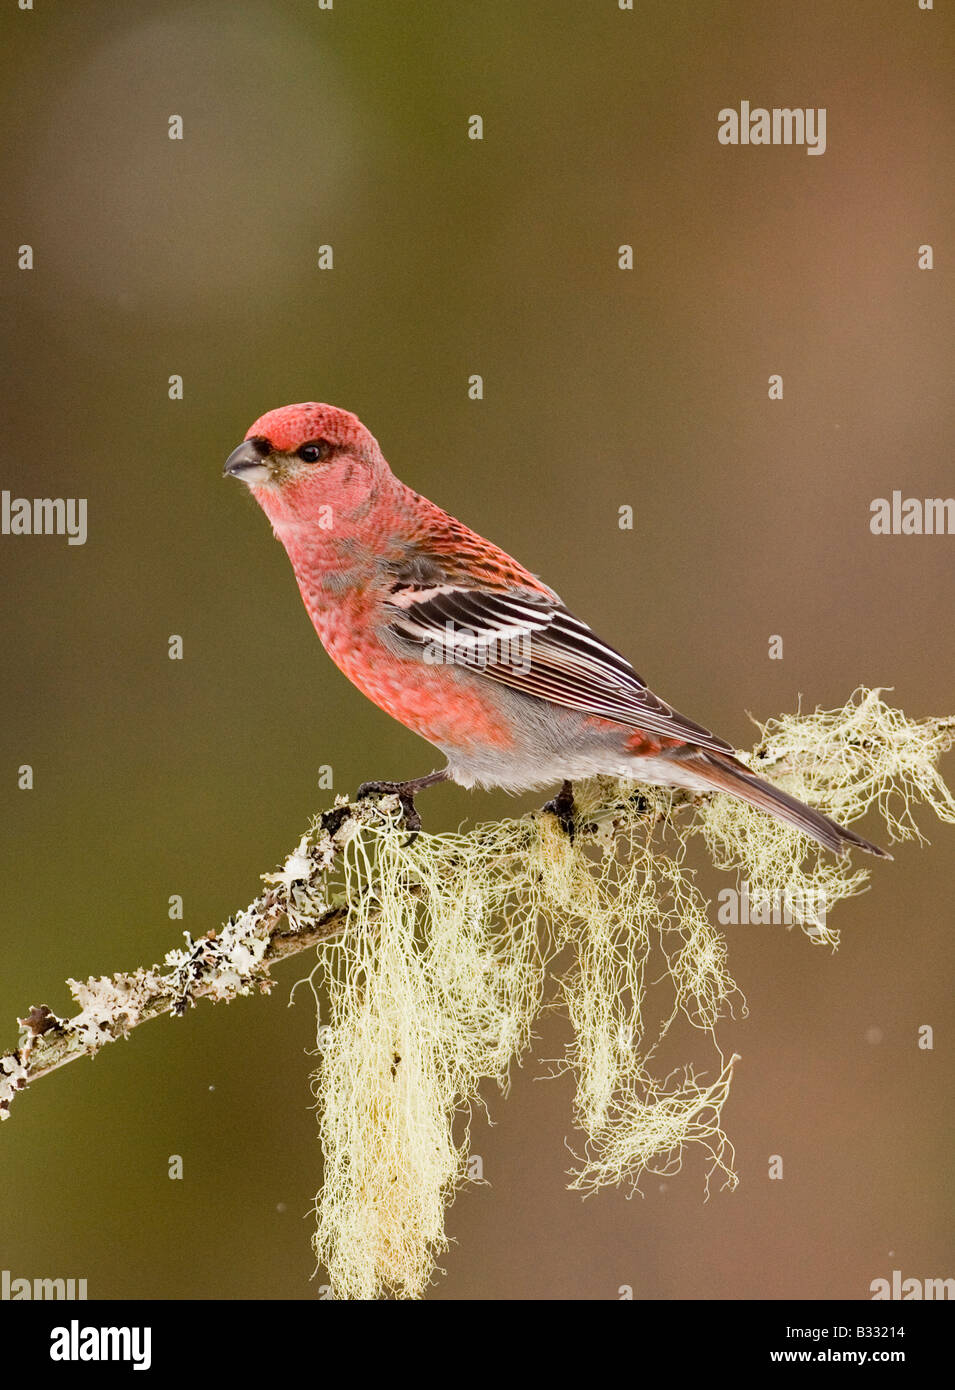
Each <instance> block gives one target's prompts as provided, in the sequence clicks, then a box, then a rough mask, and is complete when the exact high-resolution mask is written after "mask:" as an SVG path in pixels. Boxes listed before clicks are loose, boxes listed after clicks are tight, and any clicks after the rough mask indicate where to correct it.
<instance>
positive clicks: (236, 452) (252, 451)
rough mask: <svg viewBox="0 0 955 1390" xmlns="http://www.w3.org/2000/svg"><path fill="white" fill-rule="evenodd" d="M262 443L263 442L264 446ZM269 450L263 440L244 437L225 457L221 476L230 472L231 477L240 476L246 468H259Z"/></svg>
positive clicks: (226, 475) (225, 475)
mask: <svg viewBox="0 0 955 1390" xmlns="http://www.w3.org/2000/svg"><path fill="white" fill-rule="evenodd" d="M263 444H265V447H264V448H263ZM270 452H271V450H270V449H269V446H268V445H267V444H266V443H265V441H264V440H260V439H244V440H243V441H242V443H241V444H240V445H239V447H238V449H233V450H232V453H231V454H230V455H229V457H228V458H227V459H226V461H225V466H224V468H223V469H222V473H223V476H224V477H228V476H229V475H230V474H231V476H232V477H233V478H235V477H240V478H241V476H242V474H243V473H244V472H245V471H246V469H248V468H261V466H262V464H263V462H264V461H265V458H266V457H267V456H268V454H269V453H270Z"/></svg>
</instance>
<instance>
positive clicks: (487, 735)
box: [225, 402, 888, 857]
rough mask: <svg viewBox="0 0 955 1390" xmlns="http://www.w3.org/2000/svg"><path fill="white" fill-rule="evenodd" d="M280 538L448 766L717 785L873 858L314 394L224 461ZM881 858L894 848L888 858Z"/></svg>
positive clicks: (370, 680)
mask: <svg viewBox="0 0 955 1390" xmlns="http://www.w3.org/2000/svg"><path fill="white" fill-rule="evenodd" d="M225 472H226V473H227V474H231V475H232V476H233V477H237V478H241V479H242V481H243V482H244V483H247V484H248V486H249V487H250V488H251V490H252V493H253V495H254V496H255V498H256V500H257V502H258V503H259V505H260V506H261V508H262V510H263V511H264V512H265V514H266V516H267V517H268V518H269V520H270V521H271V523H272V528H273V530H274V532H275V534H276V536H277V537H278V539H279V540H280V541H281V542H282V544H283V545H284V546H285V549H286V551H287V552H288V556H289V559H290V560H291V562H292V568H293V569H294V571H295V577H296V579H297V580H298V587H299V590H300V592H301V595H302V598H303V599H304V601H305V607H306V609H307V610H308V614H309V617H310V618H311V620H312V622H313V624H314V626H315V630H316V632H317V633H318V635H319V637H320V638H321V640H322V643H323V645H324V647H325V650H326V651H327V652H328V654H329V656H330V657H331V658H332V660H333V661H334V662H335V664H336V665H337V666H339V667H340V668H341V670H342V671H344V673H345V675H346V676H348V678H349V679H350V680H351V681H353V682H354V684H355V685H357V686H358V688H359V690H362V691H364V693H365V694H366V695H367V696H368V697H369V698H370V699H371V700H374V702H375V704H377V705H380V706H381V708H382V709H384V710H387V712H388V713H389V714H392V715H394V717H395V718H396V719H399V720H400V721H401V722H402V724H406V725H407V726H408V728H409V729H413V730H414V731H415V733H418V734H421V735H422V737H423V738H426V739H428V740H429V742H431V743H433V744H435V745H436V747H438V748H440V749H441V751H442V752H443V753H444V755H445V757H446V759H447V766H446V767H445V768H443V769H441V770H440V771H438V772H432V773H430V774H429V775H428V776H426V777H418V778H416V779H414V780H412V781H408V782H400V783H386V782H376V783H366V784H365V786H364V787H363V788H362V789H361V793H367V792H370V791H393V792H397V793H398V795H399V797H400V798H401V802H402V805H403V807H404V809H405V812H406V816H407V818H408V822H409V824H411V825H414V826H417V825H419V824H420V821H418V819H417V813H416V811H415V807H414V799H413V798H414V795H415V793H416V792H417V791H418V790H419V789H420V788H421V787H424V786H429V785H431V784H432V783H435V782H442V781H445V780H447V779H448V778H450V779H452V780H453V781H455V782H458V783H460V785H461V786H464V787H473V786H475V785H480V786H484V787H506V788H508V789H509V790H511V791H526V790H529V789H531V788H534V787H543V786H548V785H553V784H554V783H555V782H562V783H563V787H562V791H561V793H560V795H559V796H558V797H557V799H556V800H555V802H553V803H551V805H552V808H553V809H555V810H556V811H557V813H558V814H559V815H560V816H561V818H562V821H563V822H564V824H565V825H566V826H567V827H568V829H569V828H570V827H571V825H572V819H571V816H572V809H573V792H572V787H571V784H572V783H573V782H574V781H575V780H576V779H578V778H581V777H592V776H594V775H596V774H599V773H604V774H607V775H609V776H612V777H629V778H633V779H634V780H635V781H637V782H651V783H656V784H659V785H662V786H668V787H685V788H687V789H689V790H690V791H693V792H711V791H722V792H729V793H730V794H731V795H732V796H737V797H739V798H741V799H742V800H743V801H747V802H749V803H751V804H752V805H753V806H758V807H759V808H760V809H761V810H764V811H766V812H768V813H769V815H771V816H775V817H776V818H777V819H779V820H782V821H786V822H787V823H788V824H790V825H793V826H795V827H796V828H797V829H798V830H801V831H802V832H803V833H804V834H806V835H809V836H810V837H811V838H812V839H814V840H817V841H818V842H819V843H820V844H821V845H825V846H826V847H827V848H828V849H831V850H834V851H836V853H840V854H841V853H843V852H844V851H845V850H846V849H847V848H848V847H849V846H850V845H854V846H856V847H858V848H859V849H864V850H868V851H869V853H870V854H878V855H885V851H884V850H881V849H879V848H878V847H877V846H876V845H873V844H870V843H869V841H868V840H864V839H863V838H862V837H861V836H860V835H857V834H856V833H855V831H853V830H849V829H847V828H846V827H845V826H841V825H837V824H836V823H835V821H832V820H830V819H829V818H828V817H827V816H824V815H822V814H821V813H820V812H819V811H814V810H813V809H812V808H811V807H809V806H805V805H803V803H802V802H801V801H797V800H796V798H795V797H792V796H788V795H787V794H786V793H785V792H782V791H780V790H779V789H778V788H777V787H774V786H771V785H770V784H769V783H768V782H764V781H762V780H761V779H760V778H759V777H757V776H756V775H755V774H754V773H752V772H750V770H749V769H748V768H747V767H746V766H744V764H743V763H741V762H740V761H739V759H738V758H737V757H736V756H735V753H734V751H733V749H732V747H731V746H730V744H728V743H725V742H724V741H723V739H721V738H717V737H716V736H715V735H714V734H712V733H710V731H709V729H705V728H703V727H702V725H700V724H696V723H694V722H693V720H691V719H687V718H685V717H684V716H683V715H682V714H677V712H676V710H674V709H673V708H672V707H671V706H670V705H668V704H667V703H666V701H665V700H661V699H660V698H659V696H657V695H654V694H653V693H652V691H650V690H648V689H647V686H646V683H645V682H644V681H643V680H641V678H640V677H639V676H638V675H637V673H636V672H635V671H634V669H633V667H632V666H631V665H630V663H629V662H628V661H627V660H626V658H625V657H623V656H621V655H620V653H619V652H617V651H615V650H614V649H613V647H609V646H608V645H607V644H606V642H603V641H601V639H600V638H599V637H597V636H596V635H595V634H594V633H593V632H592V631H591V629H590V628H589V627H588V626H587V624H586V623H583V622H581V621H580V619H579V618H575V617H574V615H573V614H572V613H570V612H569V611H568V609H567V608H565V606H564V604H563V603H562V602H561V600H560V598H559V597H558V596H557V594H556V593H555V592H554V590H553V589H549V588H548V587H547V585H546V584H542V583H541V581H540V580H539V579H538V578H537V577H536V575H533V574H531V573H530V572H529V571H528V570H526V569H524V567H523V565H520V564H518V562H517V561H516V560H513V559H511V557H510V555H507V554H505V552H504V551H503V550H500V549H498V547H497V546H496V545H492V544H491V542H490V541H486V540H484V539H483V538H482V537H481V536H478V535H476V534H475V532H474V531H471V530H469V529H468V527H467V526H464V525H463V524H462V523H461V522H460V521H455V519H454V518H453V517H451V516H448V514H447V512H443V511H442V510H441V508H440V507H436V506H435V505H434V503H433V502H429V501H428V500H427V498H424V497H422V496H420V494H418V493H417V492H413V491H412V490H411V488H409V487H406V486H405V484H404V483H402V482H400V481H399V479H397V478H396V477H395V476H394V474H393V473H392V472H391V469H390V468H389V467H388V464H387V463H386V461H385V458H384V456H383V454H382V452H381V449H380V448H379V447H378V442H377V440H376V439H375V438H374V437H373V436H372V435H371V434H370V433H369V432H368V430H367V429H365V427H364V425H363V424H362V423H361V421H360V420H358V419H357V417H356V416H354V415H352V414H350V412H349V411H347V410H338V409H336V407H335V406H331V405H321V404H316V403H315V402H309V403H306V404H304V405H287V406H283V407H282V408H281V409H279V410H272V411H269V413H268V414H267V415H263V416H262V417H261V418H260V419H258V420H256V422H255V424H254V425H253V426H252V428H251V429H250V430H249V432H248V434H247V435H246V437H245V442H244V443H242V444H240V445H239V447H238V448H237V449H235V450H234V451H233V452H232V453H231V454H230V455H229V457H228V459H227V460H226V464H225ZM886 857H888V856H886Z"/></svg>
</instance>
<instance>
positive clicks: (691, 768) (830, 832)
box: [671, 748, 892, 859]
mask: <svg viewBox="0 0 955 1390" xmlns="http://www.w3.org/2000/svg"><path fill="white" fill-rule="evenodd" d="M671 757H673V758H674V760H675V761H678V762H679V763H680V764H681V766H683V767H685V768H686V770H687V771H688V772H692V773H693V774H694V776H696V777H699V778H701V779H703V780H704V781H705V782H707V783H708V785H709V786H711V787H712V788H713V790H714V791H721V792H729V794H730V795H731V796H737V797H739V799H740V800H741V801H747V802H749V804H750V805H751V806H758V807H759V809H760V810H761V811H766V812H767V813H768V814H769V815H771V816H775V817H776V819H777V820H781V821H785V822H786V823H787V825H793V826H795V827H796V829H797V830H801V831H802V832H803V834H804V835H809V836H810V838H811V839H813V840H817V841H818V842H819V844H820V845H824V846H825V848H826V849H831V850H833V851H834V852H835V853H836V854H844V853H845V851H846V850H847V849H849V848H852V847H854V848H856V849H864V850H865V851H866V853H867V854H876V855H878V856H879V858H880V859H891V858H892V856H891V854H889V853H888V851H887V850H884V849H880V848H879V846H878V845H874V844H872V843H871V841H869V840H864V839H863V838H862V836H861V835H857V834H856V833H855V831H854V830H849V829H848V827H847V826H844V825H838V824H837V823H836V821H834V820H830V819H829V817H828V816H824V815H823V814H822V812H821V811H814V810H813V808H812V807H811V806H807V805H806V804H805V803H804V802H802V801H799V800H797V798H796V797H794V796H790V795H789V794H788V792H783V791H780V790H779V788H778V787H774V786H772V784H771V783H769V782H764V781H763V779H762V778H761V777H757V776H756V774H755V773H754V772H750V770H749V768H748V767H746V766H745V765H744V764H743V763H741V762H739V761H738V760H737V759H736V758H733V757H730V756H729V755H727V754H723V753H711V752H709V751H704V750H703V749H701V748H686V749H681V750H680V751H679V752H678V753H674V754H671Z"/></svg>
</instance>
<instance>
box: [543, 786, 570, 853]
mask: <svg viewBox="0 0 955 1390" xmlns="http://www.w3.org/2000/svg"><path fill="white" fill-rule="evenodd" d="M544 810H545V811H550V813H551V815H554V816H556V817H557V823H558V825H559V826H560V828H561V830H563V832H564V834H565V835H566V836H567V838H568V840H570V842H571V844H573V842H574V836H575V835H576V833H577V828H576V825H575V823H574V814H575V806H574V786H573V783H572V782H565V783H564V785H563V786H562V787H561V789H560V791H559V792H558V793H557V795H556V796H555V797H554V798H553V800H551V801H548V802H547V804H546V806H545V807H544Z"/></svg>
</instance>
